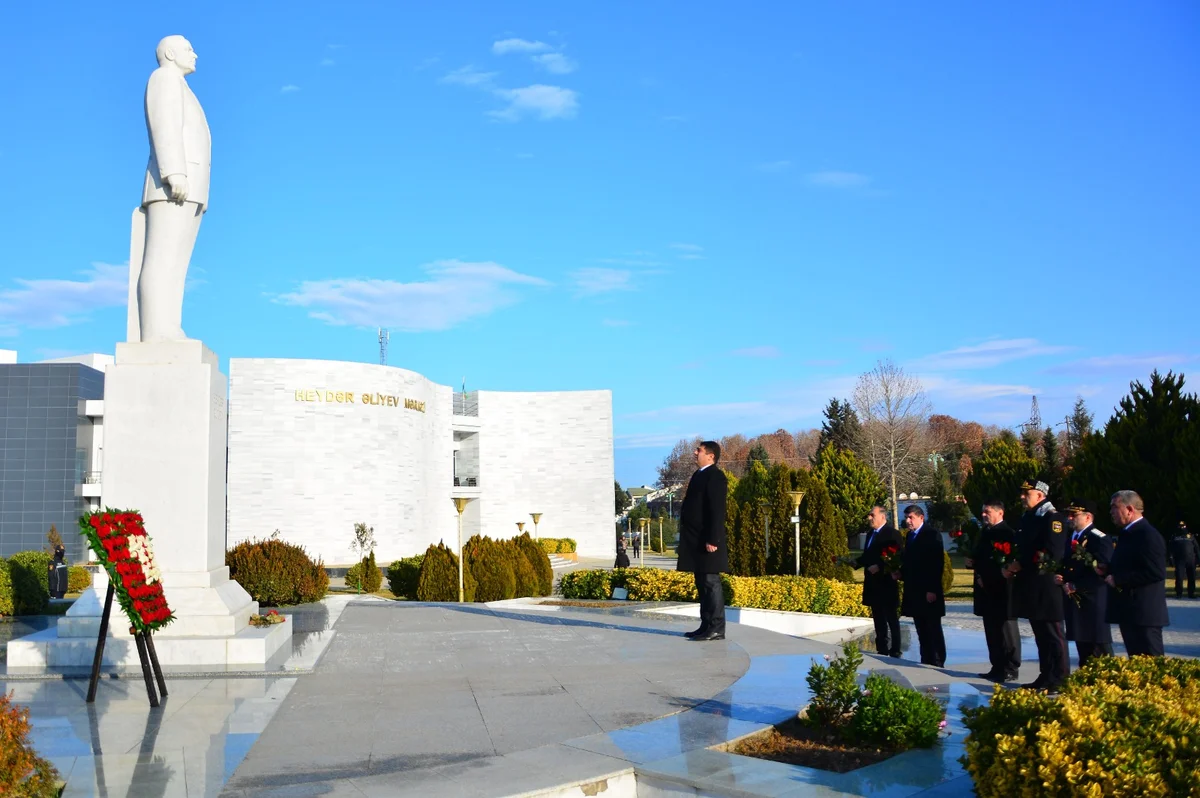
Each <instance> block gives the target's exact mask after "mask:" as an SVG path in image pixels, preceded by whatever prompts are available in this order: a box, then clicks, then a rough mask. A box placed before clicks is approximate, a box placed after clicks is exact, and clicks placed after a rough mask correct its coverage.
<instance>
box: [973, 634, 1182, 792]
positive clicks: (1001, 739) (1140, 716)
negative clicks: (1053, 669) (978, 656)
mask: <svg viewBox="0 0 1200 798" xmlns="http://www.w3.org/2000/svg"><path fill="white" fill-rule="evenodd" d="M963 718H964V722H965V724H966V726H967V729H968V730H969V731H970V734H969V736H968V737H967V740H966V751H967V753H966V756H965V757H963V764H964V765H965V766H966V768H967V770H968V772H970V774H971V776H972V778H973V779H974V780H975V789H976V792H977V793H978V795H980V796H981V798H990V797H991V796H997V797H999V796H1004V797H1005V798H1007V796H1014V795H1015V796H1042V795H1063V796H1065V795H1087V796H1093V795H1094V796H1118V797H1121V796H1130V797H1131V798H1132V796H1171V795H1193V796H1195V795H1200V748H1198V744H1200V662H1198V661H1196V660H1186V659H1176V658H1163V657H1134V658H1133V659H1132V660H1126V659H1116V658H1113V657H1103V658H1100V659H1095V660H1092V661H1091V662H1089V663H1088V664H1087V666H1086V667H1084V668H1082V669H1080V670H1078V671H1076V672H1075V673H1073V674H1071V676H1070V678H1069V679H1068V680H1067V682H1066V684H1065V685H1064V686H1063V688H1062V691H1061V694H1060V696H1059V698H1058V699H1052V698H1049V697H1047V696H1045V695H1044V694H1042V693H1035V692H1033V691H1030V690H1016V691H1005V690H1003V689H1001V688H999V687H997V688H996V691H995V694H994V695H993V696H992V700H991V703H990V704H989V705H988V706H985V707H979V708H977V709H967V710H965V711H964V713H963Z"/></svg>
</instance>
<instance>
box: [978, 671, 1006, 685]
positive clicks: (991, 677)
mask: <svg viewBox="0 0 1200 798" xmlns="http://www.w3.org/2000/svg"><path fill="white" fill-rule="evenodd" d="M979 678H980V679H987V680H988V681H989V682H999V681H1001V679H1000V674H998V673H996V672H995V671H988V672H987V673H981V674H979Z"/></svg>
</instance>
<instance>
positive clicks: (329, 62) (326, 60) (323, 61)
mask: <svg viewBox="0 0 1200 798" xmlns="http://www.w3.org/2000/svg"><path fill="white" fill-rule="evenodd" d="M336 63H337V61H334V60H333V59H332V58H322V59H321V66H323V67H331V66H333V65H334V64H336Z"/></svg>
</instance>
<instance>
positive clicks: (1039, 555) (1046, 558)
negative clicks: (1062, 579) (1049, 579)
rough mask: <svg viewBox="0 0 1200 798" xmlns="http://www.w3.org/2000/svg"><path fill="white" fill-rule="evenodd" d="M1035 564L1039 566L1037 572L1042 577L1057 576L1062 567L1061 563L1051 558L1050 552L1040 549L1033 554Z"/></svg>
mask: <svg viewBox="0 0 1200 798" xmlns="http://www.w3.org/2000/svg"><path fill="white" fill-rule="evenodd" d="M1033 562H1034V564H1035V565H1036V566H1037V572H1038V573H1039V574H1041V575H1042V576H1048V575H1050V574H1056V573H1058V572H1059V569H1060V567H1061V563H1059V561H1058V560H1056V559H1054V558H1053V557H1051V556H1050V552H1048V551H1046V550H1045V549H1038V550H1037V551H1036V552H1034V553H1033Z"/></svg>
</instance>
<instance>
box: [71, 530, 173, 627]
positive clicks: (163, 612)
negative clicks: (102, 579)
mask: <svg viewBox="0 0 1200 798" xmlns="http://www.w3.org/2000/svg"><path fill="white" fill-rule="evenodd" d="M79 527H80V534H82V535H83V536H84V537H85V538H87V541H88V545H89V546H90V547H91V549H92V551H94V552H95V553H96V557H97V559H99V561H100V564H101V565H103V566H104V570H106V571H108V578H109V579H110V580H111V581H112V585H113V593H114V595H116V597H117V601H118V602H120V604H121V609H123V610H124V611H125V615H126V616H128V618H129V623H130V625H131V626H132V627H133V628H132V629H131V631H132V632H134V633H138V632H141V633H149V632H153V631H155V630H156V629H160V628H162V627H163V626H166V625H167V624H168V623H170V622H171V621H173V620H174V619H175V614H174V613H173V612H171V608H170V607H168V606H167V598H166V596H165V595H164V594H163V588H162V579H161V576H162V575H161V573H160V572H159V570H158V566H157V565H155V563H154V551H153V549H152V548H151V545H150V536H149V535H147V534H146V526H145V522H144V521H143V520H142V515H141V513H139V512H136V511H131V510H125V511H122V510H111V509H107V508H106V509H105V510H103V511H100V512H94V513H88V514H87V515H85V516H83V517H82V518H80V519H79Z"/></svg>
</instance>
